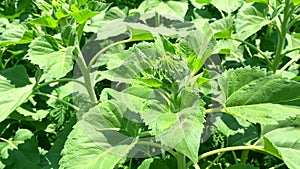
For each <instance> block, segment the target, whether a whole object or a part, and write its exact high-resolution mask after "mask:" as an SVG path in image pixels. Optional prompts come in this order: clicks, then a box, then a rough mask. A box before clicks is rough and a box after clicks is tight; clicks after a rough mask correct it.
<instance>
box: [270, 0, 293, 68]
mask: <svg viewBox="0 0 300 169" xmlns="http://www.w3.org/2000/svg"><path fill="white" fill-rule="evenodd" d="M293 11H294V7H293V5H292V2H291V0H286V1H285V7H284V10H283V19H282V22H281V27H280V32H278V33H279V34H278V35H279V36H278V43H277V49H276V52H275V58H274V61H273V66H272V68H273V72H274V73H275V72H276V70H277V68H278V66H279V64H280V61H281V59H282V58H283V56H284V55H282V51H283V49H284V46H285V37H286V34H287V33H288V28H289V22H290V17H291V15H292V13H293Z"/></svg>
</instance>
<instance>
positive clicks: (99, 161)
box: [60, 103, 136, 169]
mask: <svg viewBox="0 0 300 169" xmlns="http://www.w3.org/2000/svg"><path fill="white" fill-rule="evenodd" d="M106 106H107V105H106V103H102V104H101V105H99V107H98V106H96V107H94V108H92V109H90V111H89V112H87V113H85V114H84V115H83V116H82V118H81V120H80V121H79V122H78V123H77V124H76V125H75V127H74V130H73V131H72V132H71V133H70V135H69V137H68V140H67V141H66V143H65V147H64V149H63V151H62V155H63V157H62V159H61V160H60V165H61V166H60V168H68V169H69V168H71V169H72V168H73V169H80V168H88V169H98V168H105V169H113V168H114V167H115V165H116V164H118V163H119V162H121V161H123V160H124V159H125V158H126V156H127V155H128V153H129V151H130V150H131V149H132V148H133V147H134V145H135V144H136V140H135V138H134V137H128V136H126V135H124V134H122V133H120V132H118V129H119V128H120V127H121V126H120V121H119V120H120V118H122V117H121V116H122V115H121V114H116V111H113V110H112V109H111V108H112V107H106Z"/></svg>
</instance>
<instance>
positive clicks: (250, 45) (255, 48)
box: [230, 38, 272, 66]
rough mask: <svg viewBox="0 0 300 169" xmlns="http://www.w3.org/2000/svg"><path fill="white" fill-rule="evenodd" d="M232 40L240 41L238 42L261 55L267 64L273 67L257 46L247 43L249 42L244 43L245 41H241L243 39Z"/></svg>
mask: <svg viewBox="0 0 300 169" xmlns="http://www.w3.org/2000/svg"><path fill="white" fill-rule="evenodd" d="M230 39H232V40H235V41H238V42H241V43H243V44H245V45H247V46H248V47H250V48H252V49H254V50H255V51H256V52H258V53H259V54H260V55H262V56H263V57H264V59H265V60H266V62H267V63H268V64H269V66H272V62H271V61H270V59H269V58H268V57H267V56H266V55H265V54H264V52H263V51H261V50H260V49H258V48H257V47H256V46H254V45H253V44H251V43H249V42H247V41H244V40H241V39H236V38H230Z"/></svg>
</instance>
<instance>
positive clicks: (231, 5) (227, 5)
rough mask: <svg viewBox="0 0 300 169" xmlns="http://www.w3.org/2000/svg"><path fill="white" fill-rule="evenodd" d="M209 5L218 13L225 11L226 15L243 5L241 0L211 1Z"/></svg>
mask: <svg viewBox="0 0 300 169" xmlns="http://www.w3.org/2000/svg"><path fill="white" fill-rule="evenodd" d="M210 3H211V4H212V5H214V6H215V7H216V8H217V9H219V10H220V11H225V12H226V13H228V14H230V13H232V12H234V11H235V10H237V9H238V8H239V7H240V6H241V5H242V4H243V0H235V1H232V0H211V2H210Z"/></svg>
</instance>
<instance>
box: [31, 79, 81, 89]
mask: <svg viewBox="0 0 300 169" xmlns="http://www.w3.org/2000/svg"><path fill="white" fill-rule="evenodd" d="M72 81H73V82H76V83H79V84H81V85H83V86H84V87H86V85H85V83H83V82H81V81H79V80H76V79H71V78H63V79H57V80H51V81H48V82H45V83H42V84H39V85H37V86H36V87H35V89H39V88H41V87H44V86H48V85H50V84H51V83H57V82H72Z"/></svg>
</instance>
